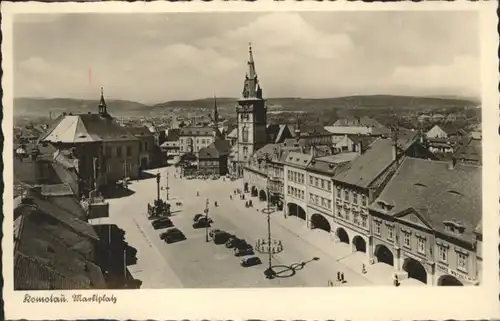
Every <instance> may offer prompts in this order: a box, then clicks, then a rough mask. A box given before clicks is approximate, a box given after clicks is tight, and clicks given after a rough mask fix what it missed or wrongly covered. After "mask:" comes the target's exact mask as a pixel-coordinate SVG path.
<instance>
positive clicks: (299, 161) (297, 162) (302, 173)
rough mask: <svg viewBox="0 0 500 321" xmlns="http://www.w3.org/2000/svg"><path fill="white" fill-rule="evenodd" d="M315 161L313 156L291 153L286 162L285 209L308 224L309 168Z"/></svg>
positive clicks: (290, 214)
mask: <svg viewBox="0 0 500 321" xmlns="http://www.w3.org/2000/svg"><path fill="white" fill-rule="evenodd" d="M312 159H313V155H309V154H304V153H299V152H290V153H289V154H288V155H287V157H286V159H285V160H284V164H285V165H284V168H283V171H284V179H285V183H284V190H285V204H284V208H285V210H286V212H287V214H288V215H289V216H295V217H298V218H300V219H302V220H304V221H306V222H308V221H309V217H308V214H307V210H306V209H307V203H308V192H307V184H306V179H307V177H308V176H307V166H308V165H309V163H310V162H311V160H312Z"/></svg>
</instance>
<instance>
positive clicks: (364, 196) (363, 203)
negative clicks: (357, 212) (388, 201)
mask: <svg viewBox="0 0 500 321" xmlns="http://www.w3.org/2000/svg"><path fill="white" fill-rule="evenodd" d="M361 205H363V206H366V195H361Z"/></svg>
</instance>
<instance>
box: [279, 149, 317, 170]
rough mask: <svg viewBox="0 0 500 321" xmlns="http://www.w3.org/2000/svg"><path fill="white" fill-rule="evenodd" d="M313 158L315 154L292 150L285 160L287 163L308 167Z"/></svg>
mask: <svg viewBox="0 0 500 321" xmlns="http://www.w3.org/2000/svg"><path fill="white" fill-rule="evenodd" d="M312 159H313V155H309V154H303V153H298V152H290V153H289V154H288V156H287V158H286V160H285V164H286V165H290V166H294V167H299V168H304V169H305V168H307V166H308V165H309V163H310V162H311V160H312Z"/></svg>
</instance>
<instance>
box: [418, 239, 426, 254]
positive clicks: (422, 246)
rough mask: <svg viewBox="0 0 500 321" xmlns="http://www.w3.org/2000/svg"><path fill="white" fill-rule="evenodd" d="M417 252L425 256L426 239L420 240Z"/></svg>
mask: <svg viewBox="0 0 500 321" xmlns="http://www.w3.org/2000/svg"><path fill="white" fill-rule="evenodd" d="M417 246H418V247H417V252H418V253H420V254H425V239H424V238H423V237H419V238H418V243H417Z"/></svg>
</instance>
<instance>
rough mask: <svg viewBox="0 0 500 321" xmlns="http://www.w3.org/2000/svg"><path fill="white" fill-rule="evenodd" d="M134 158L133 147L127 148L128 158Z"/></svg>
mask: <svg viewBox="0 0 500 321" xmlns="http://www.w3.org/2000/svg"><path fill="white" fill-rule="evenodd" d="M130 156H132V147H130V146H127V157H130Z"/></svg>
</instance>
